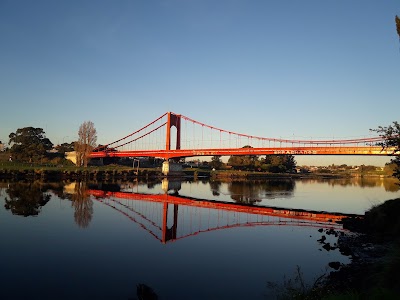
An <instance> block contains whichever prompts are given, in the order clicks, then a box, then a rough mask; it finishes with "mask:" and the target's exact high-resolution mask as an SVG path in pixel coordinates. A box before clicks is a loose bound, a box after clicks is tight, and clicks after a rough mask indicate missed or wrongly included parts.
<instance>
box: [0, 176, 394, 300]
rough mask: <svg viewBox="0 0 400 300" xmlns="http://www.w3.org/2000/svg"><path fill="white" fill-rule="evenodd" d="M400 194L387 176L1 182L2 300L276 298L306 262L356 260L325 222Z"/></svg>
mask: <svg viewBox="0 0 400 300" xmlns="http://www.w3.org/2000/svg"><path fill="white" fill-rule="evenodd" d="M397 197H400V192H399V190H398V186H396V184H395V181H394V180H392V179H381V178H353V179H329V180H322V179H321V180H310V179H302V180H264V181H237V182H212V181H208V180H204V181H201V180H200V181H183V182H171V181H169V182H167V181H165V180H164V181H161V180H160V181H155V182H146V183H139V184H138V183H136V182H125V183H120V184H117V183H96V184H87V183H83V182H68V183H63V182H56V183H40V182H30V183H29V182H25V183H23V182H19V183H12V182H1V183H0V205H1V207H0V241H1V242H0V243H1V247H0V251H1V252H0V253H1V254H2V255H1V257H2V262H1V268H0V282H1V287H2V288H1V289H0V298H1V299H125V300H128V299H138V296H137V286H138V285H140V284H145V285H146V286H148V287H150V288H152V289H153V291H154V292H155V293H156V294H157V295H158V299H241V300H243V299H273V298H274V297H273V295H274V290H271V289H269V287H268V283H271V282H272V283H277V284H282V283H283V280H284V277H285V276H286V278H290V277H292V276H293V275H294V272H295V270H296V268H297V266H299V267H300V270H301V272H302V273H303V277H304V279H305V280H306V281H307V282H308V283H312V282H313V280H315V279H316V278H317V277H318V276H320V275H321V274H324V273H326V272H330V271H332V270H333V269H332V268H330V267H329V266H328V264H329V263H330V262H333V261H338V262H341V263H348V262H349V258H348V257H346V256H343V255H342V254H341V253H340V252H339V251H338V249H333V250H332V249H330V250H326V249H325V248H323V247H322V246H323V244H321V243H320V242H318V241H317V240H318V239H320V238H321V236H322V235H325V236H326V237H327V240H326V242H329V243H330V245H331V246H334V244H335V243H336V242H337V237H335V236H333V235H327V234H326V232H320V231H318V230H321V229H323V230H324V231H325V230H327V229H329V228H334V229H335V230H339V231H340V230H341V227H340V225H338V224H337V223H335V222H334V218H336V217H337V218H341V214H364V212H365V211H366V210H367V209H368V208H370V207H371V206H373V205H376V204H380V203H382V202H383V201H385V200H388V199H393V198H397ZM322 211H324V212H326V213H322ZM144 299H155V298H144Z"/></svg>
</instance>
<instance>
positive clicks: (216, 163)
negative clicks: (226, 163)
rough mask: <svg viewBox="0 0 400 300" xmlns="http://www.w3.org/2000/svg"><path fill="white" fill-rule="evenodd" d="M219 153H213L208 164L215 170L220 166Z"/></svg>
mask: <svg viewBox="0 0 400 300" xmlns="http://www.w3.org/2000/svg"><path fill="white" fill-rule="evenodd" d="M222 164H223V163H222V161H221V155H215V156H213V157H212V158H211V162H210V166H211V168H214V169H216V170H218V169H220V168H221V167H222Z"/></svg>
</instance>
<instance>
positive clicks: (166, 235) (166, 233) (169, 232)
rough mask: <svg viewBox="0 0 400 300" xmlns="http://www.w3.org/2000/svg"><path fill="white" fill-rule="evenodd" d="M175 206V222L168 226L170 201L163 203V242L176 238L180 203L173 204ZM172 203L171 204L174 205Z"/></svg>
mask: <svg viewBox="0 0 400 300" xmlns="http://www.w3.org/2000/svg"><path fill="white" fill-rule="evenodd" d="M172 205H173V207H174V223H173V224H172V226H171V227H170V228H168V206H169V203H167V202H164V205H163V226H162V243H163V244H165V243H167V242H168V241H170V240H175V239H176V230H177V228H178V205H177V204H172ZM172 205H171V206H172Z"/></svg>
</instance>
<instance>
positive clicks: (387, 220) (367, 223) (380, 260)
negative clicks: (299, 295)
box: [323, 199, 400, 299]
mask: <svg viewBox="0 0 400 300" xmlns="http://www.w3.org/2000/svg"><path fill="white" fill-rule="evenodd" d="M399 209H400V199H395V200H388V201H386V202H385V203H383V204H381V205H379V206H377V207H373V208H372V209H371V210H370V211H368V212H367V213H366V215H365V218H364V219H355V218H349V219H348V220H345V221H344V223H343V226H344V229H348V230H349V232H346V233H341V234H339V236H338V242H337V247H338V248H339V250H340V252H341V253H342V254H344V255H349V256H350V258H351V263H350V264H347V265H341V264H340V263H339V265H336V267H337V270H336V271H332V272H330V273H329V274H328V276H327V277H326V280H325V282H324V286H323V289H324V290H325V291H326V293H327V294H333V295H338V294H339V295H346V294H347V295H349V294H351V295H353V296H354V295H356V297H353V298H346V299H400V247H399V245H400V242H399V230H400V226H399V222H400V221H398V219H399V218H397V214H398V213H399V212H400V210H399ZM388 228H390V229H391V230H389V229H388ZM330 266H331V267H334V266H335V265H330ZM335 269H336V268H335ZM329 299H331V298H329ZM332 299H343V298H340V297H339V298H332Z"/></svg>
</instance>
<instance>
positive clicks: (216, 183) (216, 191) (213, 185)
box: [210, 180, 221, 196]
mask: <svg viewBox="0 0 400 300" xmlns="http://www.w3.org/2000/svg"><path fill="white" fill-rule="evenodd" d="M210 188H211V191H212V194H213V195H214V196H219V194H220V191H219V190H220V188H221V182H220V181H214V180H212V181H210Z"/></svg>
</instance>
